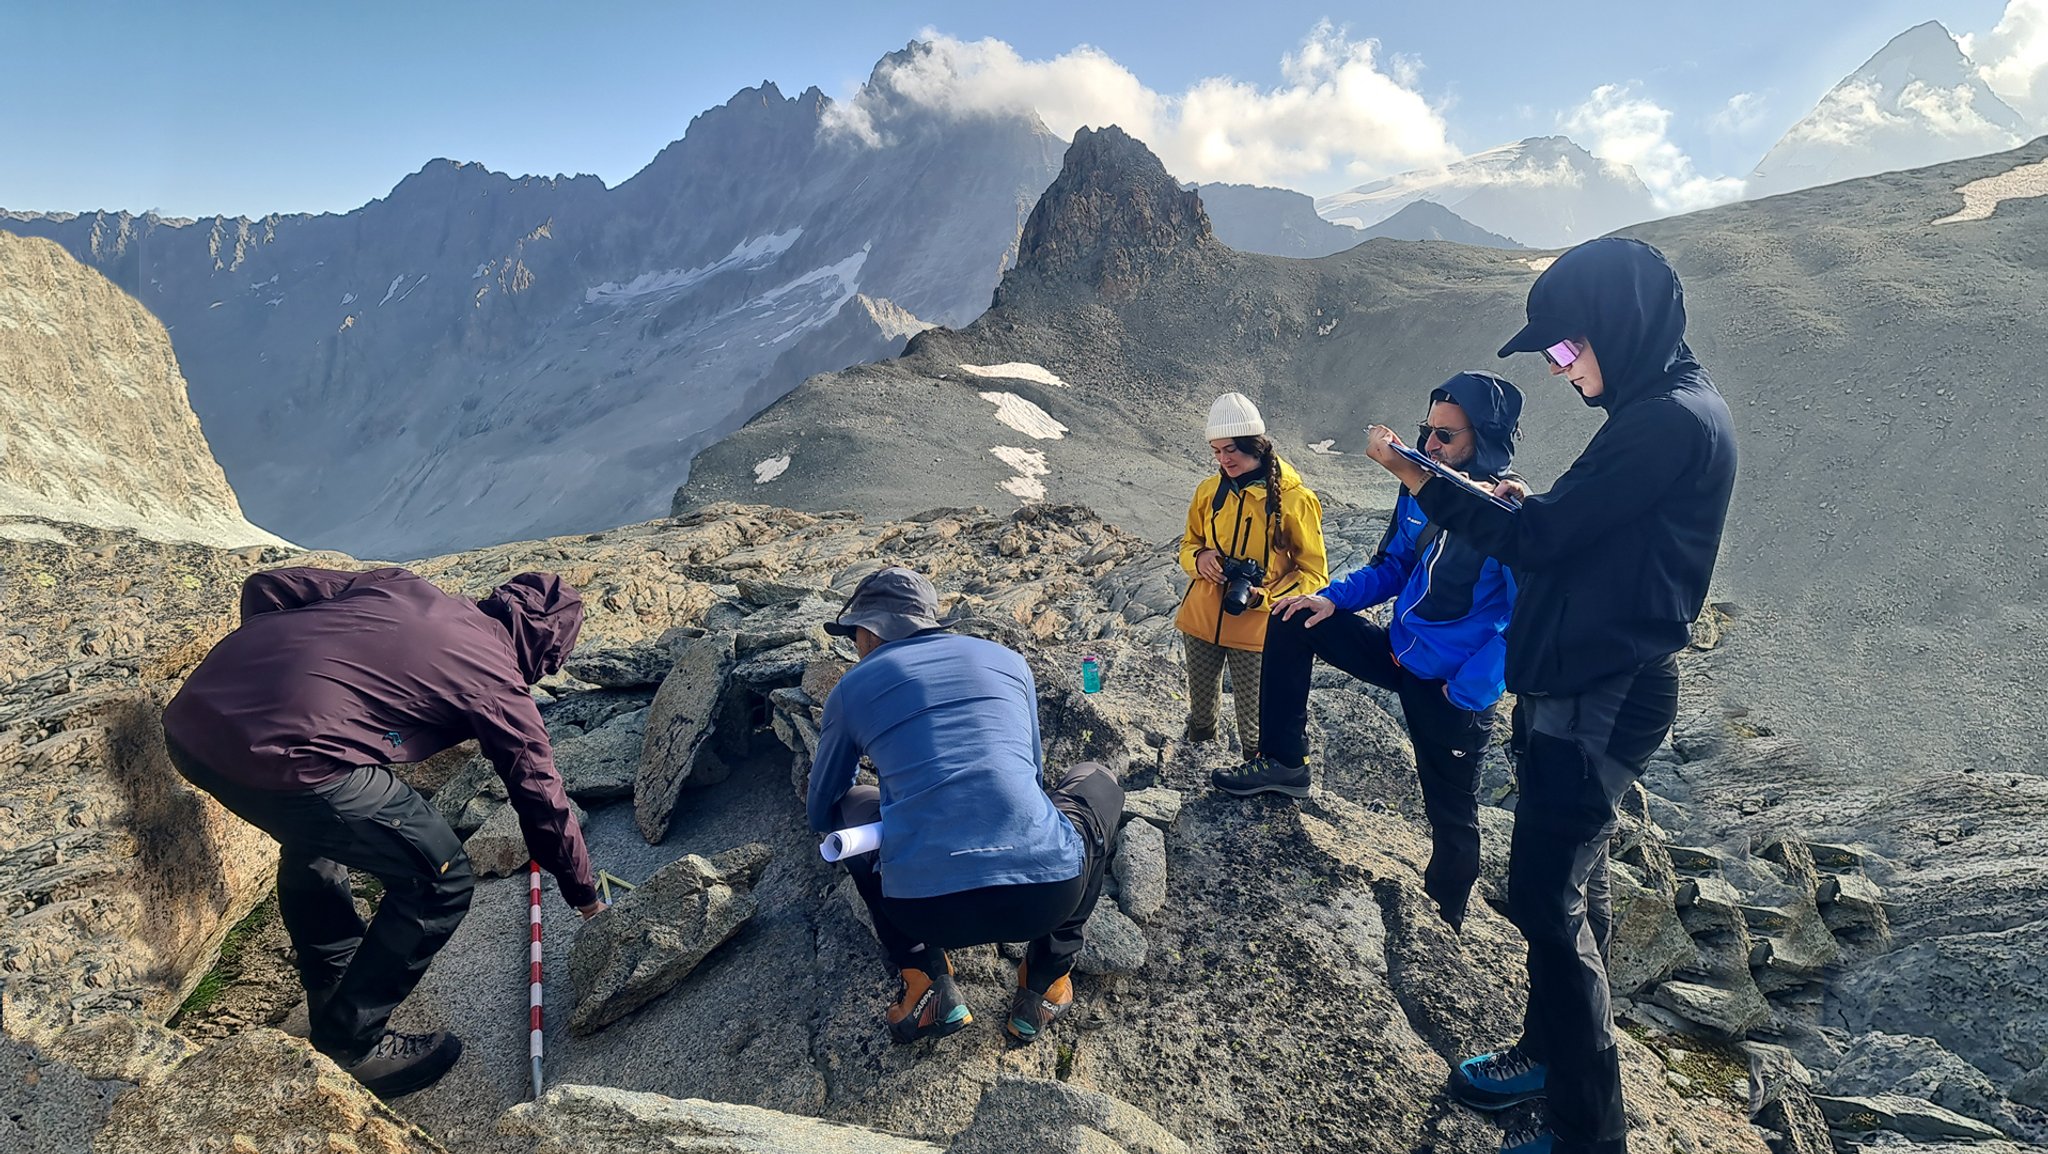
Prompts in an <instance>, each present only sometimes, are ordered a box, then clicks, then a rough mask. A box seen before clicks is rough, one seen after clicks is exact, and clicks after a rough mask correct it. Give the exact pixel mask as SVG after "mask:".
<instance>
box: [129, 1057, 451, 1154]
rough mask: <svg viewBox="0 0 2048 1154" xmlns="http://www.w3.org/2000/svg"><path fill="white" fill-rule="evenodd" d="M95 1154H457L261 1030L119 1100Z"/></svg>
mask: <svg viewBox="0 0 2048 1154" xmlns="http://www.w3.org/2000/svg"><path fill="white" fill-rule="evenodd" d="M92 1150H93V1154H160V1152H161V1151H165V1150H194V1151H198V1152H200V1154H241V1152H242V1151H250V1150H261V1151H264V1152H265V1154H272V1152H275V1154H330V1152H333V1151H339V1150H351V1151H362V1152H363V1154H447V1152H446V1151H445V1150H444V1149H443V1148H442V1146H441V1145H440V1144H439V1143H437V1142H435V1141H434V1140H433V1139H431V1138H429V1137H427V1136H426V1135H425V1134H424V1133H421V1132H420V1130H419V1128H418V1127H416V1126H414V1125H412V1124H411V1123H409V1122H407V1121H406V1120H405V1119H404V1118H402V1117H400V1116H399V1115H398V1114H396V1113H395V1112H393V1111H392V1110H391V1108H390V1107H388V1106H385V1105H384V1104H383V1103H382V1102H379V1101H378V1100H377V1099H376V1098H375V1097H374V1096H372V1095H371V1094H370V1092H369V1091H367V1090H365V1089H363V1087H362V1085H361V1084H360V1083H358V1082H357V1081H356V1080H355V1079H353V1078H351V1077H349V1076H348V1075H347V1074H344V1073H342V1072H341V1068H340V1067H338V1066H336V1065H335V1064H334V1063H333V1062H332V1061H329V1060H328V1059H327V1058H326V1057H325V1056H324V1055H322V1054H320V1053H319V1052H318V1051H316V1050H314V1049H313V1048H312V1047H311V1046H309V1045H307V1044H306V1043H304V1042H302V1041H300V1040H298V1039H296V1038H288V1037H286V1036H285V1035H283V1034H280V1033H278V1032H277V1031H275V1030H252V1031H250V1032H248V1033H246V1034H240V1035H237V1036H236V1037H233V1038H230V1039H228V1040H226V1041H224V1042H220V1043H218V1044H216V1045H214V1046H212V1047H210V1048H208V1049H206V1050H204V1051H201V1052H200V1053H199V1054H197V1055H196V1056H194V1057H191V1058H189V1059H187V1060H186V1061H184V1062H183V1063H182V1064H180V1065H178V1066H177V1067H176V1068H175V1069H173V1070H171V1071H170V1072H169V1073H168V1074H166V1075H164V1076H163V1077H162V1078H161V1079H159V1080H157V1081H155V1082H154V1083H153V1084H149V1085H144V1086H138V1087H137V1088H135V1089H132V1090H129V1091H127V1092H126V1093H124V1094H122V1095H121V1096H120V1097H119V1098H117V1099H115V1101H114V1104H113V1108H112V1109H111V1110H110V1111H109V1113H108V1117H107V1121H106V1125H105V1127H104V1128H103V1129H101V1130H100V1131H99V1133H98V1135H97V1136H96V1137H95V1138H94V1139H93V1143H92Z"/></svg>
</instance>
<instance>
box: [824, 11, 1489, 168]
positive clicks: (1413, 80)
mask: <svg viewBox="0 0 2048 1154" xmlns="http://www.w3.org/2000/svg"><path fill="white" fill-rule="evenodd" d="M921 39H923V40H925V41H926V42H927V43H929V45H930V50H929V51H926V52H917V53H913V54H912V55H911V56H910V57H909V58H908V59H907V60H906V61H905V62H902V63H899V64H894V65H892V66H889V67H885V68H883V69H879V70H878V71H877V73H876V75H875V77H874V78H873V79H872V80H871V81H870V82H869V83H868V84H867V85H865V86H863V87H862V89H861V90H860V91H859V92H858V93H856V94H855V95H854V96H853V97H852V98H851V99H849V100H845V101H841V102H838V103H836V104H835V105H834V106H833V109H832V110H831V112H830V113H829V114H828V124H829V125H831V126H832V127H833V128H835V129H837V130H840V131H844V132H848V133H851V134H852V135H855V136H857V137H859V138H861V139H863V140H866V141H867V142H869V143H871V144H874V143H880V142H881V141H883V140H885V139H886V138H887V137H888V135H889V131H890V127H889V120H890V117H891V114H892V113H893V112H894V111H895V110H896V109H897V108H899V107H901V106H902V105H906V104H907V105H909V106H913V107H916V108H921V109H925V110H929V111H937V112H941V113H944V114H947V115H952V116H974V115H988V114H994V113H1014V112H1021V111H1025V110H1032V111H1035V112H1037V114H1038V116H1039V118H1040V119H1041V120H1043V121H1044V122H1045V125H1046V127H1048V128H1050V129H1051V130H1052V131H1054V132H1056V133H1058V134H1059V135H1061V136H1062V137H1069V136H1072V135H1073V133H1074V130H1075V129H1078V128H1080V127H1082V126H1084V125H1086V126H1092V127H1101V126H1104V125H1108V124H1117V125H1121V126H1122V127H1123V128H1124V129H1125V130H1126V131H1128V132H1129V133H1130V134H1131V135H1133V136H1135V137H1137V138H1138V139H1140V140H1142V141H1144V142H1145V143H1146V144H1147V145H1149V146H1150V147H1151V148H1152V150H1153V151H1154V152H1156V153H1158V154H1159V158H1160V159H1161V160H1162V161H1164V162H1165V163H1166V167H1167V170H1168V171H1170V172H1171V173H1173V175H1174V176H1175V177H1177V178H1179V179H1181V180H1194V181H1215V180H1227V181H1241V182H1248V183H1265V184H1299V183H1316V182H1317V178H1319V177H1329V176H1334V175H1338V174H1342V175H1343V176H1345V177H1347V178H1354V179H1355V178H1357V177H1360V176H1379V175H1385V174H1387V173H1391V172H1397V171H1401V170H1404V169H1409V168H1416V167H1422V166H1426V165H1433V164H1442V163H1445V162H1448V161H1450V160H1454V159H1456V158H1457V155H1458V152H1457V149H1455V148H1453V147H1452V146H1451V145H1450V143H1449V140H1448V130H1447V128H1446V126H1445V123H1444V119H1443V115H1442V111H1441V109H1440V108H1438V107H1436V106H1433V105H1431V104H1430V102H1429V101H1428V100H1427V99H1425V98H1424V97H1423V96H1422V94H1421V92H1420V91H1419V89H1418V81H1419V78H1420V73H1421V65H1420V64H1419V63H1418V62H1417V61H1415V60H1414V59H1412V58H1409V57H1405V56H1393V57H1390V58H1387V59H1384V60H1383V59H1382V56H1381V51H1380V46H1379V43H1378V42H1377V41H1374V40H1352V39H1350V38H1349V37H1348V36H1347V35H1346V34H1345V33H1344V32H1343V31H1342V30H1340V29H1338V28H1336V27H1334V26H1332V25H1331V24H1329V23H1328V22H1327V21H1326V22H1323V23H1320V24H1318V25H1316V27H1315V28H1314V29H1313V30H1312V31H1311V32H1310V33H1309V35H1308V36H1307V38H1305V39H1304V40H1303V41H1302V43H1301V46H1300V47H1299V48H1298V49H1297V50H1296V51H1294V52H1292V53H1289V54H1288V55H1286V56H1284V57H1282V58H1281V61H1280V73H1281V83H1280V84H1278V85H1277V86H1273V87H1263V86H1260V85H1256V84H1250V83H1246V82H1244V81H1240V80H1235V79H1232V78H1230V77H1225V76H1217V77H1210V78H1208V79H1204V80H1200V81H1197V82H1196V83H1195V84H1193V85H1192V86H1190V87H1189V88H1188V89H1187V90H1186V91H1184V92H1181V93H1178V94H1167V93H1160V92H1156V91H1154V90H1152V89H1150V88H1148V87H1146V86H1145V85H1144V83H1143V82H1141V81H1140V80H1139V79H1138V78H1137V77H1136V76H1135V75H1133V74H1132V73H1131V71H1130V70H1129V69H1127V68H1125V67H1124V66H1123V65H1121V64H1119V63H1117V62H1116V61H1115V60H1113V59H1111V58H1110V57H1109V56H1108V55H1107V54H1105V53H1103V52H1101V51H1100V50H1098V49H1095V48H1091V47H1087V46H1083V47H1080V48H1076V49H1074V50H1073V51H1071V52H1067V53H1064V54H1062V55H1060V56H1057V57H1054V58H1053V59H1051V60H1026V59H1024V58H1023V57H1022V56H1020V55H1018V53H1017V51H1016V49H1014V48H1012V47H1010V46H1009V45H1008V44H1005V43H1004V42H1002V41H1000V40H993V39H988V40H976V41H963V40H958V39H955V38H953V37H950V36H945V35H942V34H939V33H937V32H932V31H929V30H928V31H926V32H925V33H923V34H922V36H921Z"/></svg>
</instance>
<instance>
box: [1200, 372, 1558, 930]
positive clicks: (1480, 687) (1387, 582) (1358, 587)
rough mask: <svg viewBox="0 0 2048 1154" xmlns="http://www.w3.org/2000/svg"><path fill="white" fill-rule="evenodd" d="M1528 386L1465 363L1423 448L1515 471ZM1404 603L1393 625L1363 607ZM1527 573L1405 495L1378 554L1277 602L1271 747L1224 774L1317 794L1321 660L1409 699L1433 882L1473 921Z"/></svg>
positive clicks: (1434, 413)
mask: <svg viewBox="0 0 2048 1154" xmlns="http://www.w3.org/2000/svg"><path fill="white" fill-rule="evenodd" d="M1521 415H1522V391H1521V390H1520V389H1517V388H1516V387H1515V386H1514V385H1513V384H1511V383H1510V382H1508V381H1507V380H1504V379H1503V378H1501V377H1498V376H1495V375H1494V374H1492V373H1476V372H1475V373H1459V374H1458V375H1457V376H1454V377H1452V378H1451V379H1450V380H1447V381H1445V382H1444V383H1443V384H1441V385H1439V386H1437V387H1436V388H1435V389H1434V390H1432V391H1431V392H1430V394H1429V414H1428V417H1427V419H1426V420H1424V422H1423V424H1422V428H1421V431H1420V432H1421V435H1420V437H1419V438H1418V439H1417V441H1416V447H1417V448H1418V449H1419V450H1420V451H1422V452H1424V453H1427V454H1428V455H1429V457H1430V459H1432V460H1434V461H1436V462H1438V463H1439V464H1443V465H1448V466H1450V467H1452V468H1454V469H1458V470H1461V471H1463V472H1465V473H1467V474H1469V475H1470V476H1472V477H1473V478H1475V479H1477V480H1480V481H1484V482H1487V483H1489V484H1491V483H1495V482H1500V481H1505V480H1510V479H1512V478H1513V476H1514V474H1513V472H1512V471H1511V470H1510V469H1509V467H1508V466H1509V463H1510V462H1511V461H1512V459H1513V457H1514V442H1515V435H1516V432H1517V429H1518V426H1519V424H1520V421H1521ZM1389 598H1392V599H1393V602H1394V608H1393V612H1392V614H1391V615H1390V618H1389V621H1388V624H1387V625H1386V627H1385V628H1382V627H1380V626H1378V625H1375V624H1374V623H1372V622H1370V621H1368V620H1366V619H1365V618H1363V617H1361V616H1359V615H1358V611H1359V610H1361V609H1367V608H1370V607H1372V606H1374V605H1378V604H1380V603H1381V602H1384V601H1386V600H1388V599H1389ZM1514 603H1515V579H1514V575H1513V574H1512V573H1510V572H1509V571H1508V569H1507V567H1506V566H1504V565H1502V564H1501V563H1500V562H1499V561H1497V560H1495V559H1493V558H1491V557H1488V556H1487V555H1486V554H1485V553H1482V552H1481V551H1480V550H1479V549H1478V548H1476V547H1474V545H1473V544H1472V543H1471V542H1470V541H1467V540H1466V539H1465V537H1464V535H1463V534H1458V533H1448V532H1445V531H1444V529H1443V527H1442V526H1441V525H1438V524H1436V523H1435V522H1433V521H1431V520H1430V519H1429V518H1428V517H1426V516H1424V514H1423V512H1422V509H1421V507H1420V506H1418V505H1417V504H1416V503H1415V498H1413V497H1411V496H1409V495H1408V494H1407V493H1406V492H1403V493H1402V494H1401V495H1400V497H1399V499H1398V500H1396V501H1395V503H1394V511H1393V514H1392V516H1390V517H1389V518H1388V520H1387V531H1386V533H1385V535H1384V536H1382V537H1381V538H1380V545H1379V549H1378V550H1377V551H1375V552H1374V554H1373V558H1372V561H1371V562H1370V563H1368V564H1366V565H1365V566H1363V567H1361V568H1358V569H1354V570H1352V571H1351V572H1349V573H1346V574H1344V575H1343V576H1342V577H1339V578H1337V579H1336V580H1335V581H1332V582H1330V584H1329V586H1328V587H1327V588H1325V589H1324V590H1323V591H1322V592H1321V593H1320V594H1317V595H1312V596H1303V597H1284V598H1281V599H1280V600H1278V601H1276V602H1274V603H1273V619H1272V622H1271V623H1270V624H1269V625H1268V626H1267V627H1266V657H1265V662H1264V665H1263V670H1264V672H1263V673H1262V674H1261V676H1260V679H1259V732H1260V735H1261V737H1260V748H1259V752H1258V754H1257V755H1255V756H1254V757H1252V758H1251V759H1250V760H1248V761H1247V762H1246V763H1245V764H1244V765H1242V766H1239V767H1238V768H1236V769H1233V770H1218V771H1217V772H1216V773H1215V774H1213V775H1211V781H1212V782H1213V783H1214V784H1215V786H1216V787H1217V788H1218V789H1220V790H1222V791H1224V792H1225V793H1229V794H1234V795H1236V796H1239V797H1249V796H1252V795H1254V794H1259V793H1278V794H1283V795H1286V796H1289V797H1306V796H1308V786H1309V777H1308V760H1307V759H1308V691H1309V681H1310V674H1311V672H1312V671H1313V667H1314V665H1315V660H1316V658H1318V657H1320V658H1322V659H1323V660H1324V661H1326V662H1328V663H1329V664H1331V665H1334V666H1336V667H1337V668H1338V669H1341V670H1343V671H1344V672H1346V673H1349V674H1350V675H1351V676H1353V677H1356V678H1359V679H1361V680H1364V681H1369V682H1371V683H1372V684H1374V685H1378V686H1380V687H1382V688H1385V689H1391V690H1393V691H1394V692H1395V693H1397V694H1398V695H1399V696H1400V698H1401V711H1402V713H1403V714H1404V715H1405V716H1406V718H1407V721H1408V737H1409V740H1410V742H1411V743H1412V744H1413V745H1414V747H1415V768H1416V772H1417V774H1418V775H1419V776H1420V778H1421V781H1422V805H1423V809H1424V811H1425V812H1426V813H1427V814H1428V816H1429V837H1430V855H1429V866H1428V868H1427V869H1425V870H1424V871H1423V875H1422V884H1423V889H1424V890H1426V891H1427V892H1428V894H1429V896H1430V898H1431V900H1433V901H1434V902H1435V903H1436V906H1437V912H1438V914H1439V915H1440V916H1441V917H1442V918H1443V919H1444V921H1445V922H1446V923H1448V924H1449V925H1450V926H1451V927H1452V928H1453V929H1457V928H1460V927H1461V926H1463V924H1464V921H1465V909H1466V905H1467V903H1468V901H1469V899H1470V897H1471V893H1472V886H1473V883H1474V882H1476V881H1477V880H1478V878H1479V768H1480V765H1481V763H1482V762H1483V761H1484V759H1485V754H1486V747H1487V745H1488V744H1489V743H1490V742H1491V741H1492V739H1493V725H1494V718H1495V714H1496V710H1495V706H1496V703H1497V702H1499V701H1500V698H1501V695H1502V693H1503V692H1505V684H1504V677H1503V673H1502V669H1503V666H1504V663H1505V661H1506V656H1507V640H1506V638H1505V636H1504V632H1505V630H1506V629H1507V624H1508V616H1509V614H1510V613H1511V612H1512V611H1513V609H1514Z"/></svg>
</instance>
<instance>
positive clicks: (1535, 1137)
mask: <svg viewBox="0 0 2048 1154" xmlns="http://www.w3.org/2000/svg"><path fill="white" fill-rule="evenodd" d="M1555 1142H1556V1139H1555V1138H1553V1137H1552V1136H1551V1133H1550V1127H1549V1126H1546V1125H1540V1124H1538V1125H1531V1126H1529V1127H1528V1128H1526V1129H1521V1130H1509V1131H1508V1132H1507V1133H1505V1134H1502V1135H1501V1137H1500V1154H1550V1148H1551V1145H1552V1144H1553V1143H1555Z"/></svg>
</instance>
